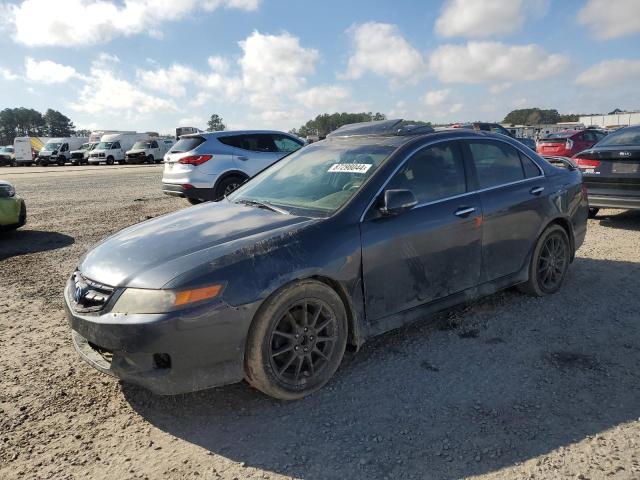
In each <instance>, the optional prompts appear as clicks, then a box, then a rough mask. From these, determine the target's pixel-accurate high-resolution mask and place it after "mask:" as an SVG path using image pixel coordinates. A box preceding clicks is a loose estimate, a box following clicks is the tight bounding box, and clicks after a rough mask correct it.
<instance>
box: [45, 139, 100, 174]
mask: <svg viewBox="0 0 640 480" xmlns="http://www.w3.org/2000/svg"><path fill="white" fill-rule="evenodd" d="M87 140H88V138H87V137H60V138H52V139H50V140H49V141H48V142H47V143H45V145H44V147H42V150H40V151H39V152H38V158H37V159H36V161H37V163H39V164H40V165H42V166H43V167H46V166H47V165H49V164H51V163H57V164H58V165H60V166H62V165H64V164H65V163H67V162H69V161H71V151H72V150H77V149H78V148H80V146H81V145H82V144H83V143H85V142H86V141H87Z"/></svg>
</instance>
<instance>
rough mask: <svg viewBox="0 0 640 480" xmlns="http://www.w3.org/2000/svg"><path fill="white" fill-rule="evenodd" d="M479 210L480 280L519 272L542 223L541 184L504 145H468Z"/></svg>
mask: <svg viewBox="0 0 640 480" xmlns="http://www.w3.org/2000/svg"><path fill="white" fill-rule="evenodd" d="M465 145H466V148H465V151H466V154H467V155H468V156H469V158H470V159H471V164H472V165H473V167H474V169H475V179H474V181H475V182H476V184H477V188H478V190H479V192H480V200H481V202H482V211H483V229H482V263H483V268H482V271H483V277H484V278H483V281H491V280H495V279H497V278H500V277H504V276H506V275H510V274H512V273H515V272H518V271H519V270H520V269H521V268H522V267H523V266H524V264H525V262H526V260H527V258H528V254H529V252H530V250H531V248H532V247H533V244H534V243H535V241H536V239H537V235H538V232H539V231H540V229H541V228H542V223H543V221H544V218H545V217H544V213H543V212H544V211H545V209H544V204H545V202H546V201H547V200H546V197H545V191H544V190H545V187H546V181H545V177H544V175H543V173H542V170H541V169H540V167H538V166H537V165H536V164H535V162H534V161H533V160H531V159H530V158H529V157H527V156H526V155H525V154H523V153H522V152H520V150H518V149H516V148H515V147H513V146H512V145H510V144H509V143H507V142H502V141H500V140H488V139H487V140H484V139H478V140H468V141H466V142H465Z"/></svg>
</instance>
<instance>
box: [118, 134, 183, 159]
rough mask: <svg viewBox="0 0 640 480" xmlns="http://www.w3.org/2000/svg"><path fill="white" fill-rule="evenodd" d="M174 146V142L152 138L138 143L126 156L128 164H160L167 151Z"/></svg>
mask: <svg viewBox="0 0 640 480" xmlns="http://www.w3.org/2000/svg"><path fill="white" fill-rule="evenodd" d="M172 146H173V140H168V141H167V140H166V139H163V138H152V139H149V140H140V141H138V142H136V143H135V144H134V145H133V147H131V150H129V151H127V153H126V154H125V161H126V162H127V163H160V162H162V159H163V158H164V156H165V154H166V153H167V151H168V150H169V149H170V148H171V147H172Z"/></svg>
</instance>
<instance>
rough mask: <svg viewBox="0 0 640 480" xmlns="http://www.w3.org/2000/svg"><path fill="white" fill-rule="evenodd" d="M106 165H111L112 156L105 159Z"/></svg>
mask: <svg viewBox="0 0 640 480" xmlns="http://www.w3.org/2000/svg"><path fill="white" fill-rule="evenodd" d="M107 165H113V157H112V156H108V157H107Z"/></svg>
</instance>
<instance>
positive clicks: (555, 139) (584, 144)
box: [536, 129, 607, 157]
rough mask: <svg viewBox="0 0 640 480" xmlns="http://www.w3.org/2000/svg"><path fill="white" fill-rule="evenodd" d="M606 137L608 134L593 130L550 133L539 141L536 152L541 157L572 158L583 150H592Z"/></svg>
mask: <svg viewBox="0 0 640 480" xmlns="http://www.w3.org/2000/svg"><path fill="white" fill-rule="evenodd" d="M606 136H607V134H606V132H603V131H600V130H593V129H588V130H565V131H562V132H556V133H550V134H549V135H547V136H546V137H544V138H541V139H539V140H538V145H537V148H536V151H537V152H538V153H539V154H540V155H552V156H560V157H572V156H573V155H575V154H576V153H578V152H581V151H582V150H586V149H587V148H591V147H592V146H593V145H595V144H596V143H598V142H599V141H600V140H602V139H603V138H604V137H606Z"/></svg>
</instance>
